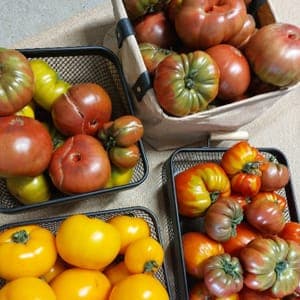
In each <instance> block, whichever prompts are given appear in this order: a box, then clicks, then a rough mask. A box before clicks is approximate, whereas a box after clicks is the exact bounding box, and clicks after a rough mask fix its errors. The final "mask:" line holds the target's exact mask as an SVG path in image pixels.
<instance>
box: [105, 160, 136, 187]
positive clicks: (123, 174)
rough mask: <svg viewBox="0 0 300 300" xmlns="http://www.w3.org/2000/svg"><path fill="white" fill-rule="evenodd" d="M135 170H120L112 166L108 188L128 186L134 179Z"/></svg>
mask: <svg viewBox="0 0 300 300" xmlns="http://www.w3.org/2000/svg"><path fill="white" fill-rule="evenodd" d="M133 172H134V168H119V167H117V166H115V165H111V175H110V178H109V180H108V182H107V184H106V186H105V187H106V188H111V187H114V186H120V185H125V184H128V183H129V182H130V180H131V178H132V175H133Z"/></svg>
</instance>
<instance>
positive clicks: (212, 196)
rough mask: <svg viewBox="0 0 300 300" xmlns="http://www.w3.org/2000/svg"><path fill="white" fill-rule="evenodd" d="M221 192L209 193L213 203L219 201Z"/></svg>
mask: <svg viewBox="0 0 300 300" xmlns="http://www.w3.org/2000/svg"><path fill="white" fill-rule="evenodd" d="M220 194H221V193H220V192H219V191H214V192H211V193H209V196H210V200H211V203H215V202H216V201H217V199H218V198H219V196H220Z"/></svg>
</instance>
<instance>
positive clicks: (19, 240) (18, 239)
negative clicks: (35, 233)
mask: <svg viewBox="0 0 300 300" xmlns="http://www.w3.org/2000/svg"><path fill="white" fill-rule="evenodd" d="M11 239H12V241H13V242H14V243H16V244H26V243H27V241H28V240H29V234H28V233H27V231H26V230H20V231H16V232H15V233H14V234H13V235H12V236H11Z"/></svg>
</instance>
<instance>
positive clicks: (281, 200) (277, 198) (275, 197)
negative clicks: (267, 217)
mask: <svg viewBox="0 0 300 300" xmlns="http://www.w3.org/2000/svg"><path fill="white" fill-rule="evenodd" d="M262 199H266V200H269V201H272V202H275V203H277V204H278V205H279V207H280V209H281V210H282V211H284V210H285V209H286V207H287V199H286V198H285V197H283V196H281V195H279V194H278V193H276V192H258V193H257V194H256V195H254V196H253V197H251V200H250V201H259V200H262Z"/></svg>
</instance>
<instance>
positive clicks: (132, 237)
mask: <svg viewBox="0 0 300 300" xmlns="http://www.w3.org/2000/svg"><path fill="white" fill-rule="evenodd" d="M107 222H108V223H109V224H111V225H113V226H114V227H115V228H116V229H117V230H118V231H119V233H120V236H121V248H120V251H119V252H120V253H121V254H124V253H125V251H126V249H127V247H128V246H129V245H130V244H131V243H132V242H134V241H136V240H138V239H140V238H145V237H149V236H150V227H149V224H148V223H147V221H146V220H145V219H143V218H141V217H136V216H133V215H117V216H114V217H112V218H111V219H109V220H107Z"/></svg>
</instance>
